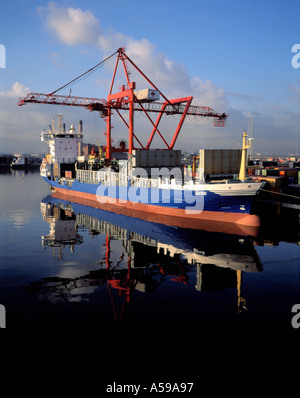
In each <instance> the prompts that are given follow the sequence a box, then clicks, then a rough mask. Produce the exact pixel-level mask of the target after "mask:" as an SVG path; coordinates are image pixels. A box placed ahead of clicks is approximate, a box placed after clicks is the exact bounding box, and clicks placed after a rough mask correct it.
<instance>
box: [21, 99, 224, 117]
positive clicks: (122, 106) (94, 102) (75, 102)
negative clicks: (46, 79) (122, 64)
mask: <svg viewBox="0 0 300 398" xmlns="http://www.w3.org/2000/svg"><path fill="white" fill-rule="evenodd" d="M189 98H190V97H187V98H179V99H178V100H177V101H176V105H175V106H171V105H169V104H168V103H167V104H166V103H162V102H157V101H155V102H146V103H143V104H142V105H141V103H139V102H135V103H134V110H135V111H141V112H142V111H143V110H145V111H147V112H157V113H159V112H161V109H162V107H163V105H166V107H165V110H164V113H166V114H167V115H176V114H178V115H180V114H183V113H184V110H185V106H184V105H183V104H184V103H185V102H186V101H187V99H189ZM27 103H35V104H48V105H68V106H80V107H83V108H86V109H89V110H90V111H103V110H104V109H107V108H111V109H118V110H128V109H129V104H128V102H127V101H121V102H115V103H113V102H111V103H109V102H108V101H107V100H105V99H99V98H87V97H76V96H67V95H56V94H52V95H51V94H41V93H28V94H27V95H26V97H24V98H20V99H19V102H18V105H19V106H22V105H25V104H27ZM186 114H187V115H191V116H199V117H212V118H214V119H217V120H219V121H220V122H221V121H223V122H224V123H225V120H226V119H227V116H228V115H227V114H225V113H218V112H216V111H214V110H213V109H212V108H210V107H208V106H196V105H190V106H189V109H188V111H187V113H186Z"/></svg>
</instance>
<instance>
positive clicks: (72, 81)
mask: <svg viewBox="0 0 300 398" xmlns="http://www.w3.org/2000/svg"><path fill="white" fill-rule="evenodd" d="M117 52H118V51H115V52H114V53H113V54H111V55H110V56H109V57H107V58H105V59H104V60H102V61H101V62H99V63H98V64H97V65H95V66H93V67H92V68H91V69H89V70H87V71H86V72H84V73H82V74H81V75H80V76H78V77H76V78H75V79H73V80H71V81H70V82H69V83H67V84H64V85H63V86H61V87H59V88H58V89H57V90H55V91H53V92H52V93H50V94H48V96H51V95H53V94H55V93H57V92H58V91H60V90H62V89H63V88H65V87H67V86H69V85H70V84H72V83H74V82H75V81H76V80H78V79H80V78H81V77H83V76H84V75H87V74H88V73H90V72H92V71H93V70H94V69H96V68H97V67H98V66H100V65H101V64H103V63H104V62H106V61H108V60H109V59H110V58H111V57H113V56H114V55H115V54H116V53H117Z"/></svg>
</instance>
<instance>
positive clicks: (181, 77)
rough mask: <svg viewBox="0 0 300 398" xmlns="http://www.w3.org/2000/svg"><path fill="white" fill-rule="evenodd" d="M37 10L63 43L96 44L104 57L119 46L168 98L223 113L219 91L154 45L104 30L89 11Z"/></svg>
mask: <svg viewBox="0 0 300 398" xmlns="http://www.w3.org/2000/svg"><path fill="white" fill-rule="evenodd" d="M38 11H39V14H40V15H41V16H42V18H43V19H44V22H45V24H46V26H47V27H48V28H49V29H50V30H51V32H52V33H53V34H54V35H55V36H56V37H57V38H58V39H59V40H60V41H61V42H63V43H64V44H67V45H80V44H90V45H96V46H97V47H98V48H99V49H100V50H101V51H103V52H104V53H106V54H107V55H109V54H111V53H113V52H114V51H116V50H117V49H118V48H119V47H125V48H126V54H127V55H128V56H129V57H130V58H131V59H132V60H133V62H134V63H135V64H136V65H137V66H138V67H139V68H140V69H141V70H142V71H143V72H144V73H145V74H146V75H147V76H148V77H149V78H150V79H151V81H152V82H153V83H154V84H155V85H156V86H157V87H158V88H159V89H160V90H161V91H162V92H163V93H164V94H165V95H166V96H167V97H169V98H176V97H186V96H190V95H192V96H193V97H194V100H193V104H195V105H196V104H197V105H203V106H206V105H207V106H210V107H212V108H214V107H220V110H219V111H220V112H224V107H225V106H226V104H227V100H226V95H225V92H224V91H223V90H222V89H221V88H219V87H217V86H216V85H214V84H213V83H212V82H211V81H203V80H202V79H200V78H199V77H195V78H192V79H191V78H190V76H189V74H188V71H187V69H186V67H185V65H184V64H183V63H177V62H174V61H173V60H170V59H169V58H168V56H167V55H166V54H164V53H161V52H157V49H156V46H155V45H154V44H153V43H151V42H150V41H149V40H147V39H145V38H142V39H139V40H136V39H134V38H132V37H129V36H126V35H124V34H123V33H120V32H116V31H114V30H113V29H111V28H110V29H107V30H106V31H103V29H102V28H101V26H100V22H99V20H98V19H97V18H96V17H95V16H94V15H93V13H92V12H91V11H89V10H86V11H83V10H82V9H79V8H77V9H75V8H70V7H69V8H65V7H61V6H59V5H58V3H55V2H52V1H51V2H49V3H48V4H47V6H46V7H42V8H39V9H38ZM128 67H129V70H130V72H132V80H134V81H136V83H137V84H139V83H140V84H143V85H144V86H145V85H148V83H147V82H145V81H144V80H143V82H142V81H141V78H140V76H139V75H138V73H136V71H135V69H134V67H132V66H131V65H130V64H129V65H128ZM141 88H144V87H141ZM216 110H217V109H216Z"/></svg>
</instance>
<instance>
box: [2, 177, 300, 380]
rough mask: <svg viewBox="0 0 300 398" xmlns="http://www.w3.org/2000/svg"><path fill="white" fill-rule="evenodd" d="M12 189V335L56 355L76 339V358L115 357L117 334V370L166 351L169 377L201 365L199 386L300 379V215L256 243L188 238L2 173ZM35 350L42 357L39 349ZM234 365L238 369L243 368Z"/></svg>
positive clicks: (7, 285) (8, 193) (5, 267)
mask: <svg viewBox="0 0 300 398" xmlns="http://www.w3.org/2000/svg"><path fill="white" fill-rule="evenodd" d="M0 184H1V185H0V186H1V191H0V192H1V193H0V216H1V217H0V222H1V227H0V253H1V257H0V304H2V305H4V306H5V309H6V329H7V333H18V335H19V336H20V334H23V332H24V333H27V336H29V335H31V338H32V336H36V337H38V336H43V337H45V336H46V337H47V342H49V337H50V336H51V341H52V343H53V344H54V345H55V344H61V341H62V340H64V341H66V340H67V341H69V339H72V338H73V339H74V341H76V343H75V344H76V350H78V347H79V346H80V345H83V347H87V346H89V345H90V344H91V347H94V346H95V345H96V346H97V345H98V347H99V346H101V347H102V348H105V346H106V343H105V342H106V341H107V338H108V335H109V336H110V337H111V336H112V335H111V333H113V335H114V336H117V337H116V339H113V342H110V343H109V344H110V349H112V350H116V351H117V352H118V354H117V355H116V353H115V352H114V358H115V360H116V361H117V358H119V359H121V358H123V360H125V358H126V357H127V359H128V357H129V358H131V359H132V358H135V359H136V362H135V363H139V362H140V360H142V358H143V361H146V362H143V363H144V364H145V363H148V362H149V360H150V359H151V357H147V358H145V355H144V354H143V352H144V350H146V348H147V349H149V348H150V352H151V351H152V354H151V355H153V353H155V352H156V354H157V350H159V352H160V359H159V361H158V356H157V355H155V358H156V362H157V363H158V362H161V361H162V360H169V362H168V365H166V368H165V373H164V375H167V374H168V371H169V366H171V364H170V363H173V364H174V362H173V360H171V359H170V358H171V356H173V355H175V358H177V360H178V358H179V357H178V356H177V355H183V356H184V358H185V360H184V363H185V365H184V366H183V367H182V362H180V363H179V362H178V364H177V366H176V369H177V370H178V369H181V373H180V374H181V376H184V375H185V373H184V372H185V371H186V369H187V366H189V365H190V364H191V363H192V362H193V360H195V359H196V361H197V363H198V365H197V367H195V366H192V367H191V369H192V370H190V371H189V372H188V375H189V376H191V374H192V373H193V374H194V373H196V374H198V376H199V377H200V375H201V374H202V375H203V374H206V373H210V375H211V374H213V375H215V376H216V375H219V376H220V375H222V374H224V375H226V376H228V377H229V376H230V375H231V377H233V375H232V374H237V373H236V372H239V373H240V374H242V375H243V376H248V377H255V376H257V377H263V375H268V376H274V375H275V376H278V375H279V374H280V375H285V376H286V377H289V376H291V375H292V373H293V371H294V370H295V367H293V366H295V365H292V362H293V352H294V350H295V349H296V345H295V344H296V341H299V338H300V335H299V333H300V329H299V330H298V329H295V328H294V327H293V326H292V323H291V321H292V317H293V316H294V315H295V314H293V313H292V312H291V311H292V307H293V305H294V304H297V303H299V304H300V261H299V260H300V249H299V245H298V240H299V224H298V214H296V213H288V214H285V215H284V216H281V217H277V216H274V217H273V216H272V215H271V216H270V214H269V215H268V217H267V218H264V219H263V224H262V228H261V232H260V234H259V236H258V237H256V238H253V237H247V236H236V235H230V234H220V233H218V232H205V231H191V230H180V229H177V228H172V227H167V226H161V225H158V224H151V223H148V222H146V221H143V220H136V219H131V218H129V217H125V216H120V215H119V216H118V215H114V214H112V213H107V212H104V211H101V210H96V209H93V208H91V207H88V206H84V205H82V204H78V203H71V202H65V201H63V200H61V199H60V198H53V197H52V196H50V190H49V187H48V185H47V184H46V183H45V182H44V181H43V180H42V179H41V178H40V176H39V172H38V171H37V172H28V173H27V172H26V173H25V172H24V171H14V172H12V173H1V174H0ZM263 214H266V212H265V211H263ZM59 331H60V332H61V333H63V335H64V337H61V338H60V336H59ZM29 332H30V333H31V332H32V334H29V335H28V333H29ZM68 333H69V338H66V335H65V334H68ZM87 335H88V336H89V338H88V340H86V336H87ZM82 336H84V338H85V340H84V341H82V338H83V337H82ZM125 336H126V337H125ZM128 336H129V339H128ZM98 339H99V340H98ZM67 341H66V344H67ZM97 341H98V343H97ZM294 342H295V344H294ZM31 344H32V349H37V346H36V344H35V343H34V339H33V338H32V341H31ZM91 347H90V348H89V349H88V351H89V352H91ZM158 347H159V349H158ZM106 348H107V347H106ZM74 349H75V347H74ZM224 349H225V350H226V357H224V355H225V354H224V352H223V350H224ZM227 350H228V351H227ZM72 351H73V350H72ZM93 352H94V351H93ZM167 352H168V354H166V353H167ZM59 355H61V351H60V354H59ZM115 355H116V356H115ZM148 355H149V354H148ZM124 357H125V358H124ZM224 358H226V360H229V359H230V358H231V359H234V361H233V363H234V366H235V368H231V369H229V368H228V367H227V365H226V363H222V362H220V361H223V360H224ZM250 359H252V360H255V361H256V364H255V367H254V368H252V367H250ZM125 362H126V361H125ZM221 363H222V369H220V368H219V366H220V365H221ZM123 365H124V363H123ZM123 365H122V366H121V367H120V368H118V369H119V373H118V374H119V376H120V374H123V373H122V370H121V368H123ZM200 365H201V366H202V367H203V366H204V369H205V370H203V369H202V368H201V369H202V370H201V371H200V367H199V366H200ZM247 366H248V367H247ZM125 367H126V366H125ZM138 368H140V369H141V368H143V367H140V366H138ZM85 369H86V368H85ZM90 371H91V372H92V371H95V368H92V369H90V368H89V371H88V372H87V373H89V372H90ZM191 372H192V373H191ZM172 374H174V373H172ZM146 375H147V376H148V377H150V376H149V373H146V372H144V373H143V376H144V377H145V376H146ZM161 375H162V374H161ZM211 377H212V376H211Z"/></svg>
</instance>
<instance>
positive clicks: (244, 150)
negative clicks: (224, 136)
mask: <svg viewBox="0 0 300 398" xmlns="http://www.w3.org/2000/svg"><path fill="white" fill-rule="evenodd" d="M242 137H243V146H242V158H241V166H240V173H239V179H240V180H241V181H244V180H245V178H246V159H247V149H248V148H250V146H251V145H250V140H247V133H246V131H244V132H243V134H242Z"/></svg>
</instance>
